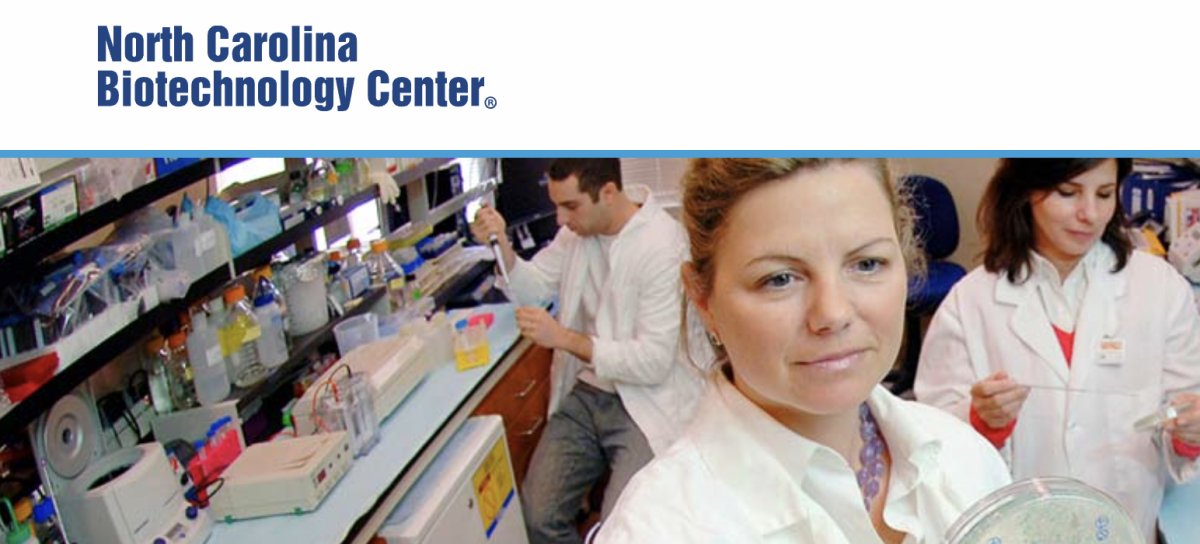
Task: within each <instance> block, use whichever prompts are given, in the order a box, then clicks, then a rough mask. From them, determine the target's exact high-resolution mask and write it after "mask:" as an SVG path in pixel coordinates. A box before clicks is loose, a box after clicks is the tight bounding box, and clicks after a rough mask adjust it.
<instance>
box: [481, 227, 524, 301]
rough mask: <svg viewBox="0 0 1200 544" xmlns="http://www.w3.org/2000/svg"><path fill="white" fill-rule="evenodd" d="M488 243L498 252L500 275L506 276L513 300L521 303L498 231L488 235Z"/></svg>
mask: <svg viewBox="0 0 1200 544" xmlns="http://www.w3.org/2000/svg"><path fill="white" fill-rule="evenodd" d="M488 244H489V245H491V246H492V253H494V254H496V265H497V266H499V267H500V276H501V277H502V278H504V286H505V287H507V288H508V294H509V296H511V297H513V302H515V303H516V304H517V306H520V305H521V301H519V300H517V293H516V291H515V290H514V289H513V288H512V281H510V280H509V279H508V266H507V265H505V264H504V253H503V252H501V251H500V237H498V236H496V233H492V234H489V235H488Z"/></svg>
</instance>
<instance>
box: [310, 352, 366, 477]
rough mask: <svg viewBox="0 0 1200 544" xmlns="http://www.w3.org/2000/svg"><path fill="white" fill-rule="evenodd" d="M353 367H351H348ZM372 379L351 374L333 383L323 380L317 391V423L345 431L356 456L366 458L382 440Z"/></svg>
mask: <svg viewBox="0 0 1200 544" xmlns="http://www.w3.org/2000/svg"><path fill="white" fill-rule="evenodd" d="M347 368H349V367H347ZM368 379H369V378H367V377H365V375H364V374H361V373H359V374H348V375H346V376H343V377H341V379H338V380H337V381H335V382H333V383H332V384H330V383H328V382H321V385H320V386H319V387H322V388H324V387H326V386H328V390H324V391H317V396H316V397H315V399H316V400H315V401H314V402H315V403H316V404H317V407H316V411H315V413H314V418H315V419H314V423H315V424H316V425H317V427H318V429H319V430H321V431H323V432H331V431H345V432H346V435H347V436H348V439H349V441H350V448H351V451H353V452H354V456H355V457H362V456H364V455H366V454H367V453H369V452H370V451H371V448H373V447H375V444H377V443H379V416H378V415H376V413H375V396H374V395H373V394H372V391H371V385H370V383H369V382H368V381H367V380H368Z"/></svg>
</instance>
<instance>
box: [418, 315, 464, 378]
mask: <svg viewBox="0 0 1200 544" xmlns="http://www.w3.org/2000/svg"><path fill="white" fill-rule="evenodd" d="M423 337H424V338H425V357H428V358H430V359H432V360H433V362H434V364H436V365H442V364H450V362H451V361H455V360H456V359H455V357H454V331H452V330H451V328H450V319H449V318H448V317H446V312H444V311H442V312H437V313H435V314H433V315H432V316H431V317H430V318H429V320H428V321H427V322H426V324H425V333H424V336H423Z"/></svg>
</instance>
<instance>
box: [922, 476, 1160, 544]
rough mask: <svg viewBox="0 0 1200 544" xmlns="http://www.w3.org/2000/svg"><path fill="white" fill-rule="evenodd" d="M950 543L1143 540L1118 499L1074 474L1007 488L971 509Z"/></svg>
mask: <svg viewBox="0 0 1200 544" xmlns="http://www.w3.org/2000/svg"><path fill="white" fill-rule="evenodd" d="M946 542H947V544H1028V543H1034V542H1036V543H1039V544H1081V543H1085V542H1105V543H1108V544H1142V535H1141V531H1140V530H1139V529H1138V527H1137V525H1136V524H1134V522H1133V520H1131V519H1130V518H1129V514H1128V513H1126V512H1125V510H1124V509H1123V508H1121V506H1120V505H1119V504H1117V502H1116V501H1114V500H1113V499H1112V498H1110V497H1109V496H1107V495H1105V494H1104V493H1102V492H1101V491H1099V490H1097V489H1095V488H1092V487H1090V486H1088V485H1086V484H1084V483H1083V482H1080V481H1078V480H1073V479H1070V478H1032V479H1029V480H1023V481H1020V482H1016V483H1014V484H1011V485H1009V486H1006V487H1003V488H1001V489H999V490H997V491H995V492H993V493H992V494H990V495H988V496H987V497H984V498H983V499H982V500H980V501H979V502H977V503H975V505H974V506H972V507H971V508H970V509H968V510H967V511H966V513H964V514H963V515H962V516H961V517H960V518H959V519H958V521H956V522H955V523H954V525H953V526H951V527H950V530H949V531H947V532H946Z"/></svg>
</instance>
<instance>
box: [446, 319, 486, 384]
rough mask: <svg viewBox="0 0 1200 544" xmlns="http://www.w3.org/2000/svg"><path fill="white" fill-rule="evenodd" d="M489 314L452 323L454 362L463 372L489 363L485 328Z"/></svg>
mask: <svg viewBox="0 0 1200 544" xmlns="http://www.w3.org/2000/svg"><path fill="white" fill-rule="evenodd" d="M490 318H491V314H487V315H474V316H471V317H469V318H463V319H459V320H458V321H456V322H455V323H454V361H455V363H456V365H457V368H458V370H459V371H460V372H461V371H464V370H468V369H471V368H475V367H478V366H484V365H486V364H488V362H490V361H491V349H490V344H489V342H488V336H487V327H488V323H489V319H490Z"/></svg>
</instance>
